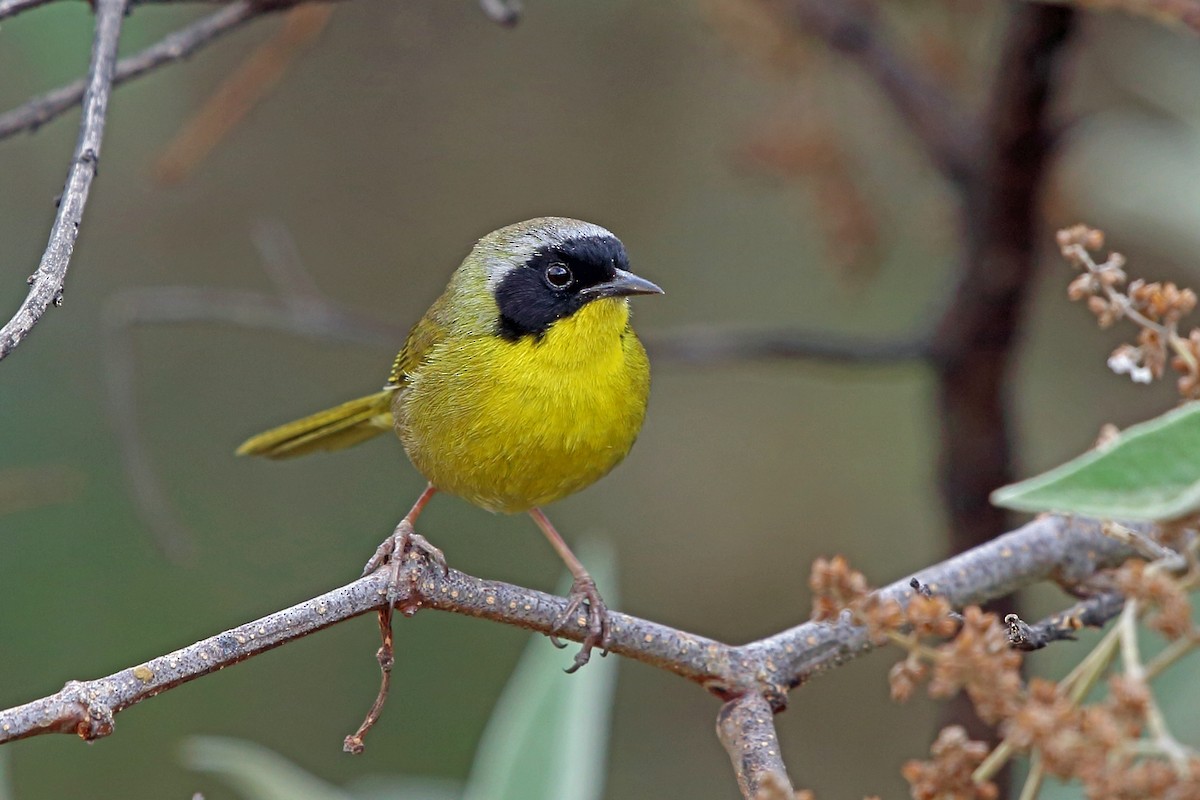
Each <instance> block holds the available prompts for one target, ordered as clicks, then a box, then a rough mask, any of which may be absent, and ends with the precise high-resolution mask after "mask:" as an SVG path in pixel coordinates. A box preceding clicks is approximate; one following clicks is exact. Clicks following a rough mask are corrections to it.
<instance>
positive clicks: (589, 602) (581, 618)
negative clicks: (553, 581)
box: [550, 575, 612, 673]
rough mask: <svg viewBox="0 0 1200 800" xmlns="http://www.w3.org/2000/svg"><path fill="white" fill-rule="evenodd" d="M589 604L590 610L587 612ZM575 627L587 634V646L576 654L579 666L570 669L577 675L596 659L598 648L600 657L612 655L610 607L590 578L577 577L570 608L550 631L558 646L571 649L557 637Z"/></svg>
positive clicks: (553, 641) (569, 670)
mask: <svg viewBox="0 0 1200 800" xmlns="http://www.w3.org/2000/svg"><path fill="white" fill-rule="evenodd" d="M585 605H586V611H585V610H584V606H585ZM571 627H576V628H584V629H586V631H587V634H586V635H585V636H584V637H583V644H582V646H581V647H580V648H579V652H578V653H576V654H575V663H574V664H572V665H571V666H570V667H568V668H567V670H566V671H567V672H568V673H571V672H574V671H575V670H577V669H579V668H580V667H582V666H583V665H584V664H586V663H588V661H589V660H590V659H591V657H592V650H593V649H594V648H596V647H599V648H600V655H602V656H606V655H608V648H609V645H610V641H609V640H610V638H611V636H612V631H611V629H610V628H609V622H608V608H607V607H606V606H605V605H604V600H603V599H602V598H601V597H600V593H599V592H598V591H596V582H595V581H593V580H592V579H591V577H590V576H587V575H585V576H584V577H582V578H576V579H575V582H574V583H573V584H571V593H570V594H569V595H567V607H566V608H565V609H564V610H563V612H562V614H560V615H559V616H558V619H557V620H555V622H554V627H553V628H551V631H550V641H551V642H552V643H553V644H554V646H555V647H559V648H562V647H566V646H567V645H566V643H565V642H560V641H559V640H558V636H557V634H559V633H562V632H563V631H566V630H567V629H568V628H571Z"/></svg>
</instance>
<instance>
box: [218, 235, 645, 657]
mask: <svg viewBox="0 0 1200 800" xmlns="http://www.w3.org/2000/svg"><path fill="white" fill-rule="evenodd" d="M662 293H663V290H662V289H661V288H659V287H658V286H657V285H656V284H654V283H651V282H650V281H648V280H646V279H644V278H641V277H639V276H637V275H635V274H634V273H633V272H631V271H630V269H629V258H628V255H627V253H626V250H625V246H624V245H623V244H622V243H621V241H620V240H619V239H618V238H617V237H616V236H614V235H613V234H612V233H610V232H609V231H608V230H606V229H605V228H602V227H600V226H599V225H594V224H592V223H589V222H583V221H581V220H577V219H568V218H565V217H539V218H536V219H530V220H527V221H525V222H518V223H516V224H513V225H509V226H506V227H503V228H500V229H499V230H496V231H493V232H492V233H490V234H488V235H486V236H484V237H483V238H481V239H479V240H478V241H477V242H476V243H475V245H474V246H473V247H472V249H471V251H470V252H469V253H468V255H467V256H466V258H465V259H464V260H463V262H462V264H461V265H460V266H459V267H458V268H457V269H456V270H455V271H454V273H453V274H452V275H451V277H450V281H449V283H448V285H447V286H446V289H445V291H444V292H443V293H442V295H441V296H440V297H438V299H437V300H435V301H434V302H433V304H432V305H431V306H430V307H429V310H428V311H427V312H426V313H425V315H424V316H423V317H421V319H420V320H419V321H418V322H417V323H416V324H415V325H414V326H413V327H412V329H411V331H410V332H409V334H408V337H407V339H406V340H405V342H404V345H403V347H402V348H401V350H400V352H399V354H398V355H397V356H396V358H395V360H394V362H393V363H392V368H391V371H390V373H389V374H388V378H387V382H386V384H385V385H384V386H383V389H382V390H380V391H378V392H375V393H373V394H368V395H366V396H364V397H360V398H357V399H355V400H350V401H348V402H345V403H342V404H341V405H337V406H334V407H333V408H330V409H327V410H325V411H320V412H317V413H316V414H312V415H310V416H307V417H304V418H303V419H299V420H296V421H294V422H290V423H287V424H285V425H281V426H279V427H277V428H273V429H271V430H268V431H266V432H265V433H260V434H258V435H257V436H253V437H251V438H250V439H247V440H246V441H245V442H244V443H243V444H242V445H241V446H240V447H238V449H237V454H238V455H254V456H265V457H266V458H271V459H282V458H290V457H293V456H300V455H305V454H308V453H312V452H315V451H320V450H340V449H342V448H346V447H350V446H352V445H356V444H359V443H360V442H363V441H366V440H367V439H370V438H372V437H374V436H376V435H378V434H381V433H384V432H386V431H388V430H392V431H394V432H395V434H396V435H397V436H398V437H399V439H400V442H401V444H402V445H403V447H404V450H405V452H406V453H407V455H408V458H409V460H410V461H411V462H412V464H413V466H415V467H416V469H417V471H418V472H420V473H421V475H423V476H424V478H425V479H426V481H427V482H428V485H427V487H426V488H425V490H424V491H423V492H422V493H421V495H420V496H419V497H418V498H417V501H416V502H415V503H414V504H413V506H412V509H411V510H410V511H409V512H408V514H407V515H406V516H405V517H404V519H403V520H402V521H401V523H400V524H399V525H398V526H397V528H396V532H395V533H394V534H393V535H392V536H389V537H388V539H386V540H384V542H383V543H382V544H381V545H380V546H379V548H378V549H377V550H376V552H375V555H374V556H372V558H371V560H369V561H368V562H367V566H366V569H365V570H364V573H363V574H364V575H365V574H368V573H370V572H372V571H374V570H375V569H377V568H379V567H380V566H381V565H382V564H384V563H387V562H389V561H390V562H391V563H392V564H398V563H399V560H400V559H401V558H403V557H405V554H406V553H407V552H411V551H412V550H417V551H421V552H423V553H424V554H426V555H427V556H429V557H430V558H432V559H433V560H434V561H436V562H437V563H438V564H440V565H441V566H442V568H443V569H445V568H446V567H445V559H444V557H443V555H442V552H441V551H440V550H438V549H437V548H436V547H433V546H432V545H430V544H429V542H428V540H426V539H424V537H421V536H420V535H419V534H417V533H416V532H415V529H414V526H415V524H416V521H417V518H418V517H419V516H420V514H421V511H422V510H423V509H424V508H425V505H426V503H428V502H429V500H430V498H431V497H433V496H434V494H435V493H437V492H443V493H446V494H450V495H455V496H457V497H460V498H462V499H464V500H466V501H468V502H470V503H472V504H474V505H476V506H479V507H481V508H484V509H486V510H488V511H492V512H501V513H507V514H516V513H522V512H527V513H528V514H529V515H530V516H531V517H532V518H533V520H534V522H535V523H536V524H537V526H538V528H540V529H541V531H542V533H543V534H544V535H545V536H546V538H547V539H548V540H549V542H550V544H551V545H552V546H553V548H554V550H555V551H556V552H557V553H558V555H559V557H560V558H561V559H562V560H563V562H564V563H565V564H566V566H567V568H568V569H569V570H570V572H571V575H572V578H573V581H572V585H571V591H570V593H569V595H568V603H567V606H566V608H565V610H564V611H563V612H562V613H561V614H560V615H559V616H558V617H557V618H556V620H555V624H554V625H553V627H552V629H551V633H552V636H551V640H552V641H553V642H554V643H555V644H556V645H559V646H565V645H562V644H560V643H559V642H558V640H557V638H556V637H555V636H554V635H553V634H559V633H562V632H563V631H564V630H566V628H567V626H568V625H570V624H576V625H580V626H581V627H585V628H586V630H585V631H584V636H583V643H582V646H581V648H580V650H579V651H578V653H577V654H576V656H575V660H574V664H573V666H572V667H570V668H569V669H568V671H569V672H574V671H575V670H577V669H578V668H579V667H581V666H583V665H584V664H586V663H587V662H588V659H589V657H590V654H591V652H592V650H593V649H594V648H596V647H599V648H600V649H601V651H602V652H605V651H607V649H608V647H609V640H610V627H609V623H608V613H607V609H606V607H605V604H604V600H603V598H602V597H601V596H600V593H599V591H598V590H597V588H596V584H595V581H594V580H593V579H592V577H591V575H589V574H588V571H587V569H586V568H585V567H584V566H583V564H582V563H581V562H580V561H579V559H578V558H576V556H575V554H574V553H572V552H571V549H570V548H569V547H568V546H567V544H566V542H565V541H564V540H563V538H562V537H561V536H560V535H559V533H558V531H557V530H556V529H555V528H554V525H553V524H552V523H551V522H550V520H549V518H548V517H547V516H546V514H545V513H544V512H543V511H542V507H543V506H545V505H547V504H549V503H552V502H554V501H556V500H559V499H562V498H563V497H566V496H567V495H570V494H573V493H575V492H577V491H579V490H581V489H583V488H585V487H587V486H589V485H591V484H592V483H594V482H595V481H597V480H598V479H600V478H601V477H603V476H604V475H606V474H607V473H608V472H609V471H610V470H611V469H612V468H613V467H615V466H616V465H617V464H618V463H620V462H621V461H622V459H624V458H625V456H626V455H627V454H628V453H629V451H630V449H631V448H632V447H633V444H634V440H635V439H636V438H637V436H638V433H639V432H640V430H641V427H642V422H643V419H644V417H645V414H646V404H647V400H648V397H649V391H650V364H649V360H648V358H647V356H646V351H645V348H644V347H643V346H642V343H641V342H640V341H639V339H638V337H637V335H636V334H635V333H634V330H633V328H632V326H631V324H630V304H629V298H630V297H631V296H635V295H653V294H662ZM394 574H396V573H395V572H394ZM585 608H586V614H583V613H582V612H583V610H584V609H585ZM581 614H582V616H581Z"/></svg>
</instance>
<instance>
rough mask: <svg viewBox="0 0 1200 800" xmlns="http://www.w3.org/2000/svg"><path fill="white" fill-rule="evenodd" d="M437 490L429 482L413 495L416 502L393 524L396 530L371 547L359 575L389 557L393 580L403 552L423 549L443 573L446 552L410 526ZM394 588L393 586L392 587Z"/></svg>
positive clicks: (372, 569)
mask: <svg viewBox="0 0 1200 800" xmlns="http://www.w3.org/2000/svg"><path fill="white" fill-rule="evenodd" d="M436 493H437V489H436V488H434V486H433V484H430V485H429V486H426V487H425V491H423V492H421V496H420V497H418V498H417V502H415V503H413V507H412V509H411V510H409V512H408V513H407V514H405V515H404V519H402V520H400V524H399V525H397V526H396V530H394V531H392V533H391V535H390V536H388V537H387V538H386V539H384V540H383V542H381V543H380V545H379V547H377V548H376V549H375V555H373V556H371V558H370V560H369V561H367V565H366V566H365V567H363V573H362V574H363V575H370V574H371V573H372V572H374V571H375V570H377V569H379V568H380V567H381V566H383V565H384V564H385V563H387V562H388V561H389V559H390V561H391V563H392V565H393V572H394V573H395V578H394V579H393V583H394V582H395V581H397V580H399V577H400V564H401V562H403V561H404V556H405V555H406V554H407V553H410V552H411V553H423V554H424V555H425V556H426V557H428V558H429V560H430V561H432V562H433V563H435V564H437V565H438V566H439V567H441V569H442V572H443V573H447V572H449V571H450V570H449V567H447V566H446V556H445V555H443V554H442V551H441V550H439V549H438V548H436V547H434V546H433V545H431V544H430V543H429V542H428V540H426V539H425V537H424V536H422V535H421V534H419V533H417V532H416V530H414V528H413V526H414V525H416V523H417V517H419V516H421V512H422V511H424V510H425V506H426V505H427V504H428V503H429V499H430V498H431V497H433V495H434V494H436ZM392 588H394V587H392Z"/></svg>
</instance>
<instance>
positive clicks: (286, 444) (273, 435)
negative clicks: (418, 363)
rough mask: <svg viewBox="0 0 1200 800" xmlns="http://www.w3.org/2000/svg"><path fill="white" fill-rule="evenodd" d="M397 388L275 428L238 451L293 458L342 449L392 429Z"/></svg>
mask: <svg viewBox="0 0 1200 800" xmlns="http://www.w3.org/2000/svg"><path fill="white" fill-rule="evenodd" d="M394 392H395V390H394V389H385V390H383V391H382V392H377V393H376V394H370V395H367V396H366V397H360V398H358V399H357V400H351V401H350V402H348V403H342V404H341V405H340V406H334V407H333V408H327V409H325V410H324V411H318V412H317V413H316V414H312V415H310V416H307V417H304V418H303V419H298V420H296V421H295V422H289V423H288V424H286V425H280V426H279V427H278V428H272V429H271V430H269V431H267V432H265V433H260V434H258V435H257V436H252V437H250V438H249V439H247V440H246V441H244V442H242V446H241V447H239V448H238V449H237V454H238V455H239V456H266V457H267V458H291V457H293V456H302V455H306V454H308V453H312V452H314V451H316V450H341V449H342V448H344V447H351V446H352V445H356V444H358V443H359V442H365V441H366V440H367V439H370V438H371V437H372V436H375V435H377V434H380V433H383V432H384V431H387V430H391V429H392V412H391V402H392V395H393V393H394Z"/></svg>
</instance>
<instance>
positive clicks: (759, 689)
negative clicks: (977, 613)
mask: <svg viewBox="0 0 1200 800" xmlns="http://www.w3.org/2000/svg"><path fill="white" fill-rule="evenodd" d="M1130 552H1131V551H1130V550H1129V548H1127V547H1125V546H1124V545H1122V544H1121V543H1119V542H1116V541H1114V540H1113V539H1110V538H1109V537H1107V536H1104V535H1103V534H1102V533H1101V532H1100V527H1099V524H1098V523H1095V522H1092V521H1087V520H1068V519H1065V518H1062V517H1044V518H1042V519H1039V520H1037V521H1035V522H1032V523H1030V524H1028V525H1026V526H1025V527H1023V528H1021V529H1019V530H1016V531H1013V532H1012V533H1009V534H1006V535H1005V536H1002V537H1000V538H999V539H997V540H996V541H994V542H989V543H987V544H985V545H983V546H981V547H978V548H976V549H975V550H973V551H971V552H969V553H964V554H962V555H960V556H956V557H955V558H952V559H950V560H948V561H945V562H943V563H941V564H938V565H935V566H932V567H930V568H928V569H926V570H923V571H922V572H921V574H920V580H921V583H922V584H924V585H928V586H929V587H931V588H932V590H933V591H936V592H938V593H939V594H940V595H942V596H944V597H946V598H947V599H948V600H949V601H950V602H951V603H952V604H954V605H956V606H957V605H962V604H965V603H974V602H980V601H983V600H987V599H988V598H991V597H996V596H999V595H1002V594H1006V593H1008V592H1011V591H1013V590H1014V589H1016V588H1018V587H1020V586H1024V585H1028V584H1030V583H1034V582H1037V581H1039V580H1044V579H1047V578H1049V577H1051V576H1052V575H1063V576H1067V578H1068V579H1079V578H1082V577H1084V576H1086V575H1090V574H1092V573H1093V572H1095V571H1096V570H1097V569H1100V568H1104V567H1108V566H1112V565H1113V564H1116V563H1118V562H1119V561H1121V560H1122V559H1123V558H1125V557H1127V556H1128V555H1129V554H1130ZM401 571H402V576H401V579H400V580H399V581H398V582H396V584H395V585H396V586H399V587H401V590H400V596H399V597H398V599H397V602H396V607H397V608H399V609H400V610H401V611H402V612H405V614H406V615H409V614H412V613H415V612H416V611H417V610H419V609H422V608H432V609H438V610H442V611H451V612H454V613H458V614H465V615H467V616H473V617H480V618H483V619H489V620H493V621H496V622H502V623H505V624H508V625H514V626H517V627H521V628H526V629H529V630H533V631H537V632H540V633H543V634H546V635H549V634H550V633H551V632H552V631H553V630H554V628H555V624H556V623H557V621H558V618H559V615H560V614H561V612H562V610H563V609H564V608H565V607H566V602H567V601H566V599H565V598H561V597H554V596H551V595H548V594H544V593H542V592H538V591H534V590H531V589H525V588H522V587H519V586H513V585H510V584H505V583H499V582H495V581H487V580H483V579H480V578H475V577H472V576H470V575H466V574H463V573H461V572H458V571H456V570H450V571H449V572H448V573H445V574H444V573H443V572H442V570H441V568H440V567H438V566H436V565H430V564H428V563H427V562H426V561H424V560H422V559H411V560H409V561H407V562H405V564H404V565H403V566H402V567H401ZM390 578H391V575H390V572H389V569H382V570H379V571H377V572H375V573H372V574H371V575H368V576H366V577H364V578H361V579H359V580H357V581H355V582H353V583H351V584H349V585H347V586H344V587H342V588H340V589H335V590H334V591H332V592H329V593H327V594H324V595H321V596H320V597H316V598H314V599H312V600H309V601H306V602H304V603H300V604H299V605H296V606H293V607H292V608H289V609H285V610H283V611H279V612H276V613H274V614H270V615H268V616H266V617H263V618H262V619H260V620H257V621H255V622H252V623H249V624H247V625H243V626H241V627H238V628H234V629H232V630H229V631H226V632H224V633H221V634H218V635H216V636H214V637H212V638H209V639H205V640H203V641H201V642H197V643H196V644H193V645H189V646H188V647H184V648H182V649H180V650H177V651H175V652H174V653H170V654H168V655H166V656H161V657H159V658H155V659H151V660H150V661H147V662H146V663H144V664H140V665H138V666H136V667H131V668H129V669H126V670H122V671H121V672H118V673H115V674H113V675H110V676H108V677H106V678H101V679H99V680H94V681H89V682H86V683H77V682H71V683H69V684H67V686H66V687H65V688H64V689H63V690H62V691H61V692H59V693H57V694H55V695H51V696H49V697H46V698H43V699H41V700H36V701H34V702H32V703H27V704H25V705H23V706H19V707H17V708H12V709H9V710H7V711H3V712H0V743H3V742H6V741H11V740H13V739H21V738H25V737H28V736H35V735H38V734H41V733H54V732H73V733H78V734H79V735H80V736H82V737H83V738H85V739H92V738H96V737H98V736H104V735H107V734H108V733H111V731H112V719H113V715H114V714H116V713H118V712H120V711H122V710H124V709H126V708H129V707H130V706H132V705H134V704H135V703H138V702H140V701H141V700H144V699H146V698H148V697H152V696H154V695H157V694H160V693H162V692H164V691H166V690H168V689H171V688H174V687H175V686H179V685H181V684H183V683H186V682H187V681H190V680H193V679H194V678H198V677H200V676H201V675H206V674H208V673H209V672H212V671H214V670H216V669H219V668H221V667H225V666H229V665H231V664H236V663H238V662H240V661H243V660H245V659H247V658H250V657H252V656H254V655H257V654H258V653H261V652H263V651H265V650H269V649H271V648H273V647H277V646H279V645H281V644H284V643H286V642H289V641H291V640H293V639H297V638H300V637H303V636H307V635H308V634H310V633H313V632H315V631H318V630H321V629H323V628H327V627H329V626H330V625H333V624H335V623H337V622H340V621H342V620H346V619H349V618H351V617H355V616H358V615H360V614H364V613H367V612H368V611H372V610H376V609H378V608H379V607H380V604H381V603H383V602H385V598H386V596H387V591H388V585H389V580H390ZM880 594H881V596H882V597H883V598H884V599H885V600H890V599H894V600H897V601H899V602H901V603H906V602H907V600H908V599H909V598H911V596H912V594H913V589H912V587H911V585H910V579H909V578H905V579H903V580H900V581H897V582H896V583H894V584H892V585H890V586H888V587H886V588H884V589H882V590H880ZM609 621H610V624H611V626H612V652H614V653H617V654H619V655H623V656H626V657H628V658H632V659H635V660H637V661H641V662H643V663H646V664H650V665H652V666H656V667H659V668H661V669H664V670H667V671H669V672H673V673H675V674H677V675H680V676H681V677H684V678H687V679H688V680H690V681H693V682H695V683H698V684H700V685H701V686H703V687H705V688H706V689H708V690H709V691H710V692H712V693H713V694H715V695H717V696H718V697H720V698H722V699H724V700H731V699H734V698H737V697H741V696H743V695H749V694H756V695H758V696H760V697H761V698H763V699H764V700H765V702H766V703H767V704H768V705H769V706H770V707H771V708H772V709H775V710H779V709H781V708H782V707H783V706H784V703H785V693H786V691H787V690H788V689H789V688H791V687H794V686H797V685H799V684H800V683H802V682H804V681H805V680H807V679H808V678H810V677H812V676H813V675H815V674H818V673H819V672H822V671H824V670H828V669H830V668H832V667H834V666H837V665H839V664H843V663H846V662H847V661H849V660H850V659H852V658H854V657H855V656H858V655H860V654H862V653H864V652H867V651H868V650H870V649H871V645H870V642H869V641H868V637H867V634H866V632H865V631H864V630H863V629H862V628H859V627H858V626H855V625H853V624H850V623H849V622H848V621H845V620H843V621H839V622H837V623H833V624H830V623H817V622H808V623H805V624H803V625H799V626H797V627H795V628H791V629H789V630H787V631H783V632H782V633H779V634H776V635H775V636H771V637H768V638H766V639H762V640H760V641H757V642H753V643H750V644H747V645H744V646H741V647H731V646H729V645H726V644H722V643H720V642H717V641H714V640H712V639H706V638H704V637H702V636H697V635H695V634H692V633H687V632H684V631H680V630H676V629H674V628H670V627H667V626H664V625H659V624H657V623H654V622H649V621H646V620H642V619H638V618H636V617H631V616H629V615H626V614H620V613H616V612H609ZM585 633H586V631H584V630H583V629H578V630H577V629H575V628H570V629H568V630H566V631H564V632H561V633H560V635H561V636H563V637H564V638H568V639H572V640H575V641H581V640H582V639H583V637H584V635H585ZM746 702H747V703H749V702H750V701H746Z"/></svg>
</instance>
